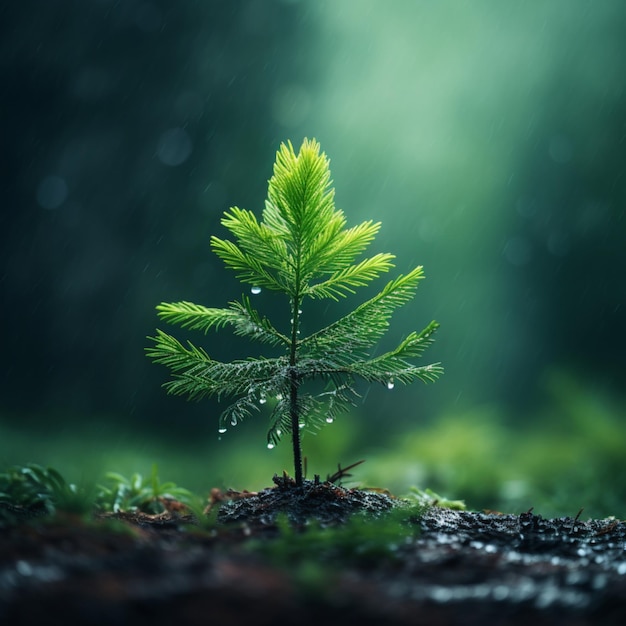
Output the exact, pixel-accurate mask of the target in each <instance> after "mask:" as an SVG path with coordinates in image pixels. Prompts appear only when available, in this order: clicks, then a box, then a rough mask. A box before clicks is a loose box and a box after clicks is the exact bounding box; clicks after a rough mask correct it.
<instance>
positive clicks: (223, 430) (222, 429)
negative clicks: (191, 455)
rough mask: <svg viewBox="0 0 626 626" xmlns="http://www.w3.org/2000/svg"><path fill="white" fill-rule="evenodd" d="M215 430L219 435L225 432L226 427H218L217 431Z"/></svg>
mask: <svg viewBox="0 0 626 626" xmlns="http://www.w3.org/2000/svg"><path fill="white" fill-rule="evenodd" d="M217 432H218V433H219V434H220V435H223V434H224V433H225V432H226V429H225V428H220V429H218V431H217Z"/></svg>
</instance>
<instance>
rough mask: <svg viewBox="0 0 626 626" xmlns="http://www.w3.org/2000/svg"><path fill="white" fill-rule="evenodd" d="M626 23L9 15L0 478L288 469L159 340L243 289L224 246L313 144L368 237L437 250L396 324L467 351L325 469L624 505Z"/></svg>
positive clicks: (32, 4) (257, 424) (246, 6)
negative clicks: (283, 153) (36, 473)
mask: <svg viewBox="0 0 626 626" xmlns="http://www.w3.org/2000/svg"><path fill="white" fill-rule="evenodd" d="M625 31H626V5H624V3H623V2H622V1H621V0H607V1H606V2H602V3H590V2H588V1H583V0H555V1H553V2H549V3H530V4H529V3H527V2H522V1H521V0H520V1H516V0H505V1H503V2H497V3H495V2H487V1H486V0H479V1H475V2H461V1H456V2H452V1H444V2H437V3H430V2H421V1H418V2H415V1H409V0H398V1H397V2H394V3H392V4H390V3H383V2H376V1H374V0H341V1H339V2H333V1H330V0H325V1H324V0H318V1H316V2H305V1H304V0H300V1H295V0H291V1H289V0H282V1H281V0H231V1H229V2H213V1H200V0H196V1H193V0H189V1H188V2H185V3H171V2H167V1H166V0H149V1H148V0H124V2H115V1H113V0H86V1H84V2H70V1H69V0H56V1H55V2H44V1H42V0H40V1H38V2H37V1H35V0H30V1H29V0H27V1H26V2H21V3H9V2H4V3H0V72H1V75H2V81H1V83H0V141H1V148H2V149H1V151H0V158H1V159H2V161H1V163H0V165H1V167H0V176H1V189H2V204H3V209H2V212H1V217H0V220H1V226H0V256H1V258H2V273H1V279H0V290H1V291H0V293H1V297H2V306H1V307H0V316H1V321H2V326H1V328H2V331H1V332H2V344H1V345H2V367H1V369H0V393H1V396H0V466H3V467H4V466H7V465H10V464H14V463H26V462H31V461H32V462H36V463H40V464H44V465H47V464H49V465H53V466H55V467H56V468H58V469H59V470H61V471H64V472H65V473H66V474H67V476H68V478H70V479H72V480H75V481H78V482H80V481H91V480H99V478H100V476H101V474H102V472H104V471H106V470H115V471H118V472H121V473H131V472H136V471H138V472H143V473H146V474H148V473H149V471H150V467H151V464H152V463H153V462H156V463H158V465H159V472H160V475H161V478H162V479H164V480H174V481H176V482H178V483H179V484H182V485H184V486H186V487H188V488H190V489H194V490H196V491H198V492H200V493H206V492H208V490H209V489H210V488H211V487H214V486H218V487H234V488H238V489H244V488H247V489H258V488H262V487H264V486H267V485H269V484H270V483H271V476H272V475H273V473H274V472H279V473H280V472H281V471H282V470H283V469H287V470H288V471H290V470H291V459H290V446H289V444H288V442H284V443H283V444H282V445H281V446H279V447H278V448H276V449H275V450H272V451H268V450H267V449H266V447H265V427H266V423H265V421H264V419H263V416H262V415H260V416H258V417H255V419H253V420H250V421H248V422H247V423H244V424H241V425H240V426H239V427H238V429H237V430H235V431H232V430H230V431H229V432H228V433H227V435H224V436H223V437H222V439H221V440H219V439H218V434H217V418H218V415H219V413H220V410H221V409H220V407H219V405H218V404H217V403H213V402H210V401H208V402H202V403H200V404H190V403H187V402H185V401H184V400H182V399H180V398H171V397H167V396H166V395H165V393H164V391H163V390H162V389H161V388H160V385H161V383H163V382H164V381H165V380H166V378H167V372H166V371H165V370H164V369H163V368H159V367H157V366H155V365H153V364H151V363H149V362H148V360H147V359H146V358H145V356H144V354H143V348H144V346H145V345H146V339H145V337H146V336H147V335H150V334H152V333H153V332H154V328H155V326H156V325H157V320H156V315H155V311H154V307H155V305H156V304H158V303H159V302H161V301H174V300H179V299H185V300H191V301H195V302H198V303H202V304H205V305H207V306H223V305H225V304H226V303H227V302H228V301H229V300H230V299H232V298H236V297H239V295H240V294H241V290H242V288H241V287H240V286H239V285H238V283H237V282H236V280H235V279H234V277H233V276H232V275H231V274H230V273H228V272H226V271H225V270H224V269H223V268H222V266H221V264H220V262H219V260H218V259H217V258H216V257H215V256H214V255H212V253H211V252H210V250H209V246H208V241H209V237H210V235H211V234H214V233H215V234H218V235H221V236H224V235H225V231H224V230H223V229H222V227H221V226H220V224H219V220H220V217H221V215H222V213H223V211H224V210H225V209H227V208H228V207H229V206H233V205H237V206H240V207H243V208H248V209H252V210H255V211H258V212H260V211H261V210H262V207H263V201H264V198H265V194H266V186H267V180H268V178H269V177H270V175H271V167H272V163H273V160H274V156H275V152H276V150H277V148H278V146H279V144H280V142H281V141H284V140H287V139H291V140H292V141H293V143H294V145H296V146H298V145H299V144H300V142H301V140H302V138H303V137H305V136H308V137H315V138H317V139H318V140H319V141H320V142H321V144H322V148H323V149H324V150H325V151H326V153H327V154H328V156H329V157H330V159H331V168H332V173H333V178H334V182H335V186H336V200H337V205H338V207H339V208H341V209H343V210H344V211H345V213H346V215H347V217H348V222H349V224H354V223H357V222H360V221H363V220H366V219H374V220H380V221H382V223H383V227H382V229H381V232H380V234H379V236H378V238H377V240H376V241H375V243H374V244H373V246H372V249H373V251H387V252H392V253H395V254H396V255H397V272H404V271H406V270H407V269H409V268H411V267H412V266H414V265H416V264H423V265H424V266H425V269H426V275H427V280H426V281H424V282H423V283H422V284H421V286H420V288H419V290H418V295H417V298H416V299H415V301H414V302H412V303H411V304H410V305H408V306H406V307H404V308H403V309H401V310H400V311H399V312H398V313H397V315H396V316H395V317H394V320H393V323H392V329H391V331H390V337H389V341H392V340H393V339H398V338H399V337H400V336H402V335H403V334H406V333H407V332H408V331H410V330H413V329H421V328H422V327H423V326H424V325H425V324H426V323H427V322H428V321H430V320H431V319H433V318H434V319H437V320H438V321H439V322H440V323H441V329H440V331H439V333H438V337H437V342H436V344H435V346H434V347H433V348H431V349H430V350H429V351H428V352H427V354H426V356H425V361H424V362H432V361H442V362H443V363H444V365H445V368H446V374H445V376H444V377H443V378H442V379H441V380H440V381H439V382H437V383H436V384H434V385H430V386H426V387H424V386H417V385H414V386H411V387H407V388H399V387H398V386H396V387H395V388H394V389H393V390H392V391H389V390H387V389H383V388H380V389H379V388H370V389H367V388H364V389H361V392H362V394H363V398H364V401H363V403H362V404H360V405H359V406H356V407H355V408H354V410H353V411H352V413H351V414H350V415H347V416H346V417H345V418H343V419H342V420H339V421H337V422H335V423H334V424H333V425H332V426H328V427H327V428H326V429H325V430H323V431H322V432H321V433H320V434H319V435H317V436H307V437H306V438H305V440H304V453H305V455H306V456H307V457H308V472H309V476H312V474H313V473H319V474H322V475H323V476H325V475H326V474H328V473H332V472H333V471H334V470H335V469H336V465H337V463H338V462H340V463H341V464H342V465H347V464H349V463H351V462H353V461H356V460H358V459H360V458H365V459H367V463H365V464H364V465H362V466H360V467H359V468H358V469H357V470H355V476H354V480H355V481H356V482H358V483H361V484H367V485H374V486H381V487H388V488H390V489H392V490H393V491H394V492H395V493H399V494H401V493H404V492H406V491H407V490H408V489H409V488H410V487H411V486H417V487H420V488H426V487H429V488H431V489H434V490H436V491H440V492H442V493H443V494H444V495H446V496H448V497H451V498H464V499H465V500H466V501H467V504H468V506H470V507H471V508H491V509H500V510H506V511H507V512H508V511H512V512H519V511H522V510H528V509H529V508H530V507H532V506H534V507H535V511H536V512H538V513H541V514H543V515H565V514H568V515H575V514H576V513H577V512H578V510H579V509H580V508H581V507H584V509H585V512H584V516H587V515H590V516H591V515H593V516H604V515H616V516H618V517H622V518H623V517H626V470H625V469H624V460H623V459H624V457H625V454H626V397H625V394H624V371H625V367H624V366H625V362H624V361H625V353H626V303H625V297H626V277H625V271H624V268H625V267H626V217H625V215H624V214H625V206H626V169H625V168H626V93H625V88H626V71H625V63H624V59H626V38H624V36H623V34H624V32H625ZM382 284H384V280H382V281H381V283H380V284H377V285H375V287H380V286H381V285H382ZM366 297H367V293H365V292H363V293H361V294H358V295H357V296H355V297H353V298H351V299H348V300H346V301H345V302H341V303H338V304H337V305H332V306H329V307H327V308H326V307H324V308H322V309H320V310H317V311H315V314H313V312H312V314H311V315H310V316H309V319H317V318H318V315H319V316H324V319H325V321H332V319H334V318H335V317H337V316H339V315H341V314H342V313H345V312H346V311H347V310H349V309H351V308H353V307H354V306H355V305H356V304H357V303H359V302H361V301H362V300H363V299H365V298H366ZM257 298H258V300H256V302H258V304H259V307H261V308H262V309H263V310H264V311H265V312H267V313H268V314H269V315H274V316H275V317H277V318H278V319H279V320H280V319H284V316H285V314H286V313H285V311H286V306H285V303H284V302H282V301H280V299H279V298H278V297H276V298H273V297H272V295H271V294H266V293H262V294H261V295H260V296H257ZM305 316H306V311H305ZM304 330H305V332H306V331H307V329H306V328H305V329H304ZM308 330H312V328H309V329H308ZM196 340H197V342H198V343H202V338H201V337H197V338H196ZM202 345H204V347H205V348H206V349H207V350H208V351H209V353H210V354H211V355H212V356H214V357H215V358H221V359H224V360H230V359H232V358H235V357H236V358H239V357H242V356H247V355H248V354H251V355H253V354H258V352H257V349H258V347H257V346H248V345H246V344H244V343H243V342H241V341H235V340H234V339H233V338H232V337H231V336H230V335H229V334H228V333H220V334H212V335H209V336H207V337H206V339H205V340H204V343H203V344H202ZM382 347H384V346H381V348H382Z"/></svg>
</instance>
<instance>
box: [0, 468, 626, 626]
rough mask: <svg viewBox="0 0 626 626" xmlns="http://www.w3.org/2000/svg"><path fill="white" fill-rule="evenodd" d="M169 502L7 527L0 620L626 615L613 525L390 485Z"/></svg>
mask: <svg viewBox="0 0 626 626" xmlns="http://www.w3.org/2000/svg"><path fill="white" fill-rule="evenodd" d="M174 504H176V503H170V506H169V507H168V510H167V511H166V512H165V513H163V514H160V515H148V514H145V513H138V512H126V513H124V512H119V513H116V514H109V515H99V516H96V517H95V518H94V519H88V520H85V519H78V518H73V517H71V516H59V515H57V516H56V517H55V518H53V519H48V520H40V519H24V520H20V521H19V523H16V524H13V525H10V526H9V527H7V528H4V529H3V530H2V532H1V533H0V623H3V624H36V623H46V624H56V623H58V624H97V625H100V624H102V625H104V624H106V625H107V626H110V625H113V624H133V625H136V626H142V625H143V624H146V625H147V624H151V625H155V624H191V625H195V624H207V623H212V624H220V625H222V626H223V625H228V624H244V623H245V624H251V625H254V626H260V625H264V624H279V623H280V624H300V625H303V626H308V625H314V624H315V625H316V626H317V625H318V624H320V623H324V624H325V625H330V624H365V625H370V624H372V625H373V624H391V625H394V624H398V625H401V624H407V625H408V624H424V625H436V624H464V625H473V624H489V625H494V624H514V625H516V624H520V625H521V624H524V625H528V624H529V623H530V624H533V626H541V625H543V624H546V625H547V624H567V625H568V626H577V625H582V624H623V623H625V621H624V620H625V616H626V524H625V523H624V522H622V521H619V520H616V519H603V520H582V519H580V518H577V517H564V518H558V519H544V518H543V517H542V516H541V515H538V514H535V513H534V512H533V511H528V512H523V513H521V514H500V513H493V512H490V513H481V512H470V511H461V510H452V509H447V508H442V507H438V506H433V507H429V508H427V509H423V510H421V511H420V513H419V514H415V511H416V509H415V508H414V507H413V508H411V507H408V506H407V504H406V501H404V500H402V499H398V498H395V497H393V496H392V495H391V494H389V493H387V492H384V491H380V490H365V489H347V488H344V487H342V486H340V485H337V484H333V483H332V482H328V481H327V482H320V481H319V480H315V481H309V480H307V481H305V483H304V485H303V486H301V487H297V486H296V485H295V484H294V483H293V481H291V479H289V478H288V477H286V476H283V477H275V481H274V485H273V486H272V487H269V488H267V489H265V490H263V491H261V492H258V493H249V492H232V491H231V492H221V491H219V490H214V491H213V492H212V497H211V503H210V506H209V510H208V511H207V513H208V516H209V518H210V520H211V521H210V522H208V523H203V522H199V521H198V519H197V518H194V517H193V515H191V513H189V512H188V511H186V510H185V509H184V508H182V507H178V506H174ZM25 517H26V516H25ZM355 519H358V520H359V523H358V524H355V523H354V520H355ZM387 519H393V520H394V524H391V522H389V524H387V523H386V521H385V520H387ZM320 538H321V539H322V542H321V543H320ZM372 546H374V549H373V548H372Z"/></svg>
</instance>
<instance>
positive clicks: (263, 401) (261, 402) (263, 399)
mask: <svg viewBox="0 0 626 626" xmlns="http://www.w3.org/2000/svg"><path fill="white" fill-rule="evenodd" d="M266 402H267V398H266V397H265V396H261V397H260V398H259V404H265V403H266Z"/></svg>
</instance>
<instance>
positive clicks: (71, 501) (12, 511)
mask: <svg viewBox="0 0 626 626" xmlns="http://www.w3.org/2000/svg"><path fill="white" fill-rule="evenodd" d="M91 506H92V500H91V494H90V492H89V490H85V489H80V488H78V487H77V486H76V485H74V484H73V483H68V482H67V481H66V480H65V478H64V477H63V476H62V475H61V474H60V473H59V472H58V471H57V470H55V469H54V468H52V467H48V468H44V467H41V466H40V465H37V464H35V463H29V464H27V465H16V466H14V467H10V468H9V469H7V470H6V471H4V472H2V473H0V522H2V521H3V518H4V521H10V520H11V519H12V518H13V519H16V520H17V519H22V518H26V519H27V518H30V517H38V516H42V515H54V514H55V513H57V512H58V511H62V512H64V513H71V514H84V513H87V512H88V511H90V510H91Z"/></svg>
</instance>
